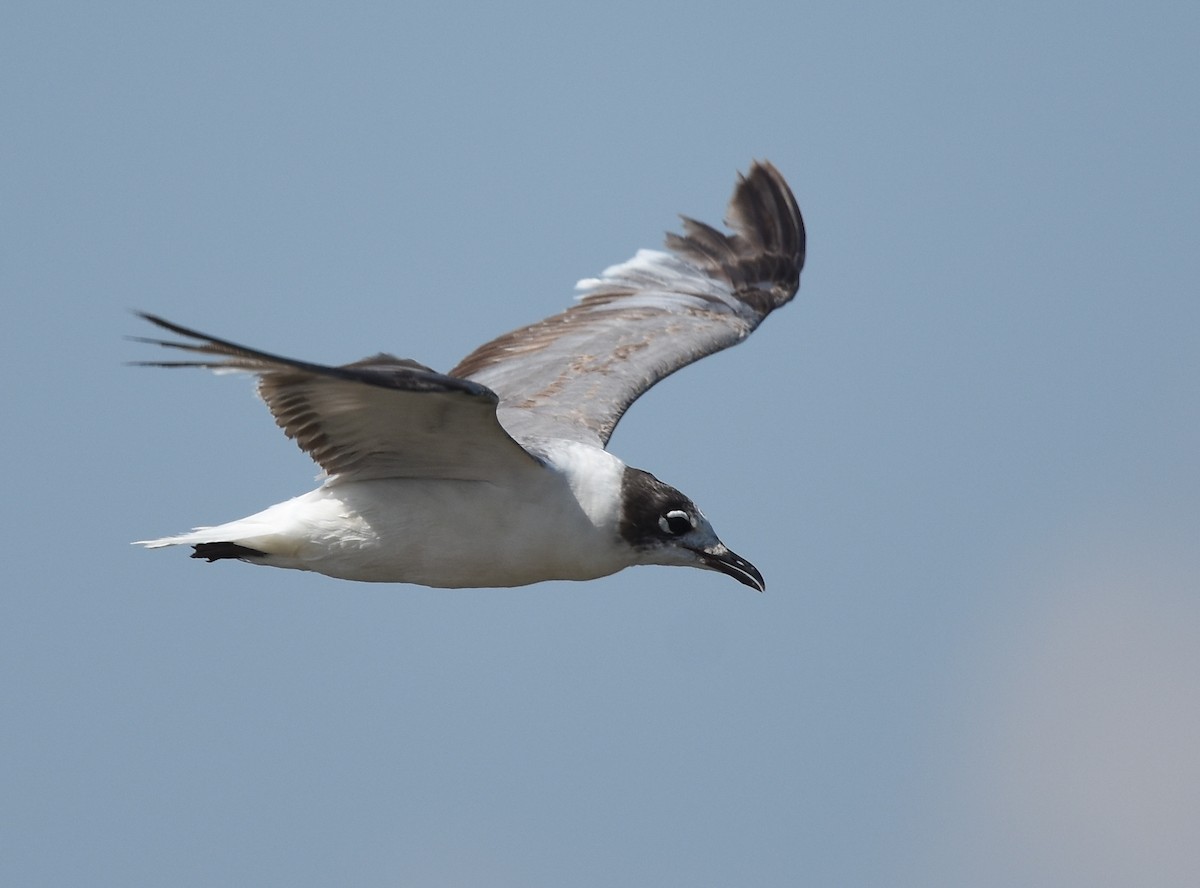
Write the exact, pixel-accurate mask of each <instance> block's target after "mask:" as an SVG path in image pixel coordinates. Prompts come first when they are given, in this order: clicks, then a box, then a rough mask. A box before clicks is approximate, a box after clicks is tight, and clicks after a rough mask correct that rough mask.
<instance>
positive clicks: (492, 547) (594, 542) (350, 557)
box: [204, 472, 629, 587]
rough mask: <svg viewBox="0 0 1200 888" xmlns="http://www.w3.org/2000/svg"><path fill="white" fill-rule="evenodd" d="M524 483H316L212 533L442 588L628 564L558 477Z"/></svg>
mask: <svg viewBox="0 0 1200 888" xmlns="http://www.w3.org/2000/svg"><path fill="white" fill-rule="evenodd" d="M541 474H543V476H544V483H540V484H538V485H536V487H537V488H538V489H531V488H529V487H528V486H526V487H522V488H521V489H520V490H519V491H513V490H511V489H506V488H503V487H499V486H497V485H495V484H492V483H490V482H484V481H425V480H381V481H362V482H353V483H348V484H338V485H334V486H331V487H320V488H318V489H316V490H314V491H312V492H311V493H307V494H305V495H303V496H299V497H296V498H295V499H292V500H288V501H287V502H283V503H279V504H278V505H275V506H272V507H271V508H269V509H266V510H264V511H263V512H260V513H258V514H257V515H252V516H250V517H248V518H244V519H242V520H240V521H235V522H231V523H230V524H227V525H223V526H222V527H220V528H210V529H207V530H206V531H205V532H204V535H205V536H206V537H210V538H214V539H215V538H217V537H219V538H220V539H223V540H230V541H233V542H238V543H240V544H242V545H245V546H249V547H251V548H254V549H258V550H260V551H263V552H266V553H268V554H267V557H265V558H261V559H259V558H254V559H248V560H252V562H253V563H260V564H265V565H270V566H273V567H287V568H294V569H299V570H311V571H316V572H318V573H323V574H326V575H328V576H332V577H339V578H342V579H347V580H365V581H374V582H390V583H397V582H399V583H419V584H421V585H425V586H438V587H475V586H520V585H524V584H526V583H536V582H538V581H540V580H548V579H564V580H585V579H593V578H595V577H601V576H606V575H607V574H610V573H614V572H616V571H618V570H620V569H621V568H623V567H625V566H627V565H628V563H629V562H628V560H627V559H626V558H622V557H621V554H622V549H621V548H620V547H619V546H618V545H617V540H616V539H615V538H614V536H613V532H612V529H611V525H609V527H608V528H607V529H604V528H601V527H598V526H597V525H596V524H595V523H593V521H592V520H590V519H589V518H588V517H587V516H586V515H585V514H584V512H583V510H582V509H581V508H580V506H579V503H578V501H577V500H576V499H575V497H574V496H572V495H571V491H570V488H569V487H568V486H567V485H566V484H565V482H564V481H563V480H562V477H561V476H560V475H558V474H557V473H554V472H544V473H541Z"/></svg>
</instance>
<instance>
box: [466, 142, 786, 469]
mask: <svg viewBox="0 0 1200 888" xmlns="http://www.w3.org/2000/svg"><path fill="white" fill-rule="evenodd" d="M726 224H727V225H728V226H729V227H730V229H731V230H732V233H731V234H724V233H722V232H720V231H718V230H716V229H715V228H713V227H711V226H709V225H706V224H705V223H703V222H698V221H696V220H694V219H689V218H687V217H684V218H683V232H682V234H669V235H668V236H667V239H666V246H667V249H668V251H669V252H662V251H658V250H639V251H638V252H637V254H636V255H635V256H634V257H633V258H632V259H630V260H628V261H627V262H624V263H621V264H619V265H614V266H612V267H610V268H608V269H606V270H605V271H604V272H603V273H602V274H601V275H600V276H599V277H597V278H589V279H586V280H582V281H580V282H579V284H577V288H578V289H579V290H580V291H581V294H580V296H579V303H578V304H577V305H574V306H572V307H571V308H569V309H567V310H566V311H564V312H561V313H560V314H557V315H553V316H552V317H549V318H546V319H545V320H542V321H539V322H537V323H535V324H530V325H528V326H525V327H521V328H519V329H517V330H514V331H512V332H510V333H507V334H505V335H503V336H500V337H498V338H496V339H493V340H492V341H490V342H488V343H485V344H484V345H482V346H480V347H479V348H477V349H476V350H475V351H473V352H472V353H471V354H469V355H468V356H467V357H465V358H464V359H463V360H462V361H461V362H459V364H458V366H456V367H455V368H454V369H453V370H451V371H450V375H451V376H453V377H458V378H463V379H470V380H472V381H474V382H477V383H481V384H483V385H485V386H487V387H488V388H490V389H492V390H493V391H495V392H496V393H497V394H498V395H499V398H500V403H499V409H498V413H499V416H500V420H501V422H502V423H503V425H504V427H505V428H506V429H508V430H509V431H510V433H512V434H514V435H516V436H517V437H518V438H521V439H525V438H528V437H534V436H557V437H567V438H572V439H575V440H579V441H586V442H588V443H593V444H598V445H600V446H606V445H607V443H608V439H609V437H610V436H611V435H612V432H613V429H614V428H615V427H616V424H617V422H618V421H619V420H620V418H621V416H622V415H623V414H624V412H625V410H626V409H627V408H628V407H629V405H630V404H632V403H633V402H634V401H635V400H636V399H637V398H638V396H639V395H641V394H642V393H643V392H644V391H646V390H647V389H649V388H650V387H651V386H652V385H654V384H655V383H656V382H658V381H659V380H660V379H663V378H664V377H666V376H668V375H670V374H671V373H674V372H675V371H676V370H678V369H680V368H682V367H685V366H687V365H688V364H690V363H692V362H693V361H696V360H699V359H700V358H703V357H705V356H706V355H710V354H712V353H714V352H717V351H720V350H722V349H725V348H728V347H729V346H731V345H735V344H736V343H738V342H740V341H741V340H743V339H745V338H746V337H747V336H748V335H750V333H752V332H753V331H754V329H755V328H756V327H757V326H758V325H759V324H760V323H761V322H762V320H763V319H764V318H765V317H766V316H767V315H768V314H770V313H771V312H772V311H774V310H775V309H777V308H779V307H780V306H782V305H785V304H786V303H787V302H789V301H790V300H791V299H792V297H793V296H794V295H795V293H796V290H797V289H798V287H799V282H800V270H801V269H802V268H803V266H804V253H805V230H804V222H803V219H802V217H801V215H800V209H799V207H798V206H797V204H796V200H795V197H794V196H793V195H792V192H791V190H790V189H789V188H788V185H787V182H786V181H785V180H784V178H783V176H782V175H780V173H779V171H778V170H776V169H775V167H773V166H772V165H771V164H769V163H767V162H756V163H754V164H753V165H752V166H751V168H750V171H749V172H748V173H747V174H746V175H744V176H740V177H739V180H738V183H737V186H736V187H735V189H734V193H733V197H732V198H731V200H730V203H729V208H728V210H727V212H726Z"/></svg>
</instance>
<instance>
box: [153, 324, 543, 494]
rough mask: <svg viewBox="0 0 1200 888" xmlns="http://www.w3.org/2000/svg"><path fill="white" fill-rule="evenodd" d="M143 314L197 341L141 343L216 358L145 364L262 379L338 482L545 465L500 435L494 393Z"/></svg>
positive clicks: (274, 406) (405, 367)
mask: <svg viewBox="0 0 1200 888" xmlns="http://www.w3.org/2000/svg"><path fill="white" fill-rule="evenodd" d="M139 314H141V316H142V317H143V318H145V319H146V320H148V321H150V322H151V323H153V324H157V325H158V326H159V327H162V328H164V329H166V330H170V331H171V332H172V333H176V334H178V335H180V336H183V337H186V338H188V339H191V340H195V341H193V342H173V341H165V340H160V339H140V340H139V341H142V342H150V343H153V344H156V345H161V346H164V347H166V348H172V349H181V350H183V351H189V352H195V353H198V354H201V355H209V356H212V357H213V358H215V360H190V361H143V362H140V363H142V364H146V365H151V366H158V367H207V368H208V369H210V370H215V371H218V372H221V371H244V372H248V373H254V374H256V375H257V376H258V393H259V395H260V396H261V397H262V399H263V400H264V401H265V402H266V404H267V407H268V408H269V409H270V411H271V414H272V415H273V416H274V417H275V422H276V423H277V424H278V425H279V427H280V428H281V429H283V431H284V433H285V434H287V436H288V437H289V438H292V439H293V440H295V442H296V443H297V444H299V445H300V447H301V448H302V449H303V450H304V451H305V452H306V453H308V454H309V456H311V457H312V458H313V459H314V460H315V461H316V462H317V464H318V465H320V467H321V468H322V469H324V470H325V473H326V474H327V475H329V476H331V477H332V476H337V477H338V479H339V480H342V481H351V480H353V481H361V480H367V479H371V478H438V479H447V478H453V479H460V480H472V481H476V480H489V479H495V478H500V477H503V476H506V475H510V474H511V473H512V472H514V471H522V470H530V469H533V468H535V467H536V466H538V465H539V463H538V462H537V460H536V459H535V458H534V457H533V456H531V455H530V454H529V453H527V452H526V451H525V449H524V448H523V447H521V445H519V444H518V443H517V442H516V441H514V440H513V439H512V438H511V437H509V435H508V433H507V432H505V431H504V429H503V428H502V427H501V426H500V423H499V421H498V420H497V418H496V404H497V402H498V399H497V397H496V394H495V393H494V392H492V391H491V390H490V389H488V388H487V387H486V386H484V385H481V384H479V383H476V382H471V381H469V380H464V379H455V378H453V377H451V376H445V375H443V374H441V373H437V372H435V371H433V370H431V369H429V368H428V367H425V366H423V365H421V364H418V363H417V362H416V361H409V360H403V359H401V358H396V357H393V356H391V355H384V354H380V355H376V356H374V357H371V358H365V359H363V360H361V361H356V362H354V363H353V364H346V365H344V366H340V367H327V366H324V365H322V364H311V363H307V362H305V361H296V360H292V359H291V358H283V357H279V356H278V355H271V354H267V353H266V352H261V351H256V350H255V349H251V348H246V347H245V346H241V345H237V344H235V343H232V342H228V341H226V340H223V339H217V338H216V337H213V336H207V335H205V334H203V333H198V332H196V331H195V330H190V329H188V328H187V327H181V326H179V325H178V324H173V323H171V322H170V321H166V320H163V319H162V318H160V317H156V316H155V315H150V314H144V313H139Z"/></svg>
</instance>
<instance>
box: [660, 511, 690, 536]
mask: <svg viewBox="0 0 1200 888" xmlns="http://www.w3.org/2000/svg"><path fill="white" fill-rule="evenodd" d="M658 526H659V527H661V528H662V529H663V532H664V533H669V534H671V536H679V535H680V534H684V533H687V532H688V531H689V530H691V529H692V528H694V527H695V526H696V525H695V522H693V521H692V516H691V515H689V514H688V513H687V512H685V511H683V510H682V509H672V510H671V511H670V512H667V514H665V515H661V516H659V519H658Z"/></svg>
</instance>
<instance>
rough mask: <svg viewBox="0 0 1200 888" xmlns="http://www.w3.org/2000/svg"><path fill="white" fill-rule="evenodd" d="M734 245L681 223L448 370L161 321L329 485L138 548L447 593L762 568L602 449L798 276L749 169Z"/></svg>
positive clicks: (193, 359) (732, 209) (732, 214)
mask: <svg viewBox="0 0 1200 888" xmlns="http://www.w3.org/2000/svg"><path fill="white" fill-rule="evenodd" d="M726 225H727V226H728V227H729V228H730V229H731V230H732V233H731V234H725V233H722V232H721V231H719V230H717V229H716V228H713V227H711V226H709V225H706V224H704V223H703V222H697V221H695V220H693V219H689V218H687V217H683V219H682V228H683V231H682V233H681V234H669V235H667V239H666V247H667V250H666V251H665V252H663V251H658V250H639V251H638V252H637V254H636V255H635V256H634V257H633V258H632V259H630V260H628V261H627V262H623V263H621V264H620V265H614V266H612V267H611V268H608V269H607V270H605V271H604V272H603V273H602V274H601V275H600V276H599V277H597V278H589V279H586V280H583V281H580V282H579V284H578V285H577V287H578V289H579V290H580V291H581V293H580V296H579V300H578V303H577V304H576V305H574V306H572V307H571V308H568V309H567V310H566V311H563V312H561V313H560V314H556V315H553V316H552V317H549V318H546V319H545V320H542V321H539V322H537V323H535V324H530V325H528V326H526V327H521V328H520V329H517V330H513V331H512V332H510V333H505V334H504V335H503V336H500V337H498V338H496V339H493V340H492V341H490V342H487V343H484V344H483V345H481V346H480V347H479V348H477V349H475V351H473V352H471V354H469V355H467V356H466V357H465V358H463V360H462V361H461V362H459V364H458V366H456V367H455V368H454V369H452V370H451V371H450V372H449V373H438V372H437V371H435V370H431V369H430V368H429V367H426V366H424V365H422V364H419V363H417V362H416V361H412V360H408V359H405V358H397V357H394V356H392V355H389V354H378V355H375V356H374V357H369V358H364V359H362V360H360V361H355V362H354V363H352V364H344V365H341V366H325V365H322V364H314V363H309V362H307V361H298V360H293V359H291V358H284V357H280V356H278V355H273V354H268V353H267V352H263V351H258V350H257V349H252V348H247V347H245V346H241V345H237V344H235V343H233V342H230V341H228V340H225V339H218V338H217V337H215V336H208V335H206V334H204V333H200V332H197V331H196V330H192V329H189V328H187V327H183V326H181V325H179V324H174V323H171V322H170V321H167V320H164V319H163V318H161V317H157V316H156V315H152V314H145V313H141V316H142V317H143V318H145V319H146V320H147V321H149V322H150V323H152V324H155V325H157V326H158V327H160V328H162V329H164V330H167V331H169V332H170V333H173V334H175V335H176V336H178V337H179V338H178V339H171V340H163V339H145V338H141V337H138V338H137V339H138V341H141V342H147V343H151V344H154V345H159V346H163V347H165V348H168V349H173V350H179V351H183V352H190V353H192V354H191V355H189V356H188V358H189V359H188V360H170V361H143V362H139V363H141V364H145V365H150V366H162V367H205V368H208V369H211V370H216V371H244V372H247V373H252V374H254V375H255V376H257V377H258V394H259V395H260V396H261V398H262V399H263V401H265V402H266V405H267V408H268V409H269V410H270V411H271V414H272V415H273V416H274V417H275V422H276V423H277V424H278V425H279V427H280V428H281V429H283V431H284V433H285V434H286V435H287V436H288V437H289V438H292V439H293V440H294V441H295V442H296V443H297V444H298V445H299V446H300V447H301V448H302V449H303V450H304V451H305V452H306V453H308V454H309V456H311V457H312V459H313V460H314V461H315V462H316V463H317V464H318V465H319V466H320V467H321V469H322V470H323V473H324V480H323V482H322V484H321V485H320V486H319V487H318V488H317V489H315V490H313V491H310V492H309V493H306V494H303V495H301V496H297V497H295V498H293V499H290V500H287V501H286V502H282V503H278V504H276V505H273V506H270V507H269V508H267V509H264V510H263V511H261V512H258V513H256V514H253V515H250V516H248V517H246V518H240V519H238V520H236V521H230V522H228V523H226V524H220V525H216V526H214V527H198V528H196V529H195V530H193V531H192V532H190V533H183V534H179V535H178V536H169V537H162V538H160V539H153V540H141V541H139V543H140V545H143V546H147V547H149V548H159V547H162V546H175V545H190V546H192V547H193V550H194V551H193V552H192V556H191V557H193V558H203V559H207V560H208V561H209V562H213V561H217V560H220V559H236V560H238V561H244V562H247V563H250V564H259V565H266V566H269V567H284V568H292V569H294V570H308V571H315V572H317V573H321V574H325V575H327V576H330V577H337V578H341V579H347V580H362V581H373V582H391V583H416V584H420V585H423V586H434V587H441V588H456V587H492V586H521V585H525V584H527V583H536V582H540V581H543V580H589V579H594V578H596V577H603V576H607V575H609V574H612V573H616V572H617V571H619V570H622V569H624V568H626V567H630V566H633V565H638V564H661V565H679V566H684V567H699V568H705V569H708V570H715V571H720V572H721V573H724V574H727V575H729V576H731V577H733V578H734V579H736V580H737V581H738V582H740V583H744V584H745V585H747V586H750V587H752V588H754V589H758V590H759V591H762V590H763V589H765V584H764V582H763V577H762V574H761V573H759V571H758V569H757V568H756V567H755V566H754V565H753V564H751V563H750V562H749V561H747V560H746V559H744V558H742V557H741V556H739V555H737V554H735V553H734V552H733V551H731V550H730V549H729V548H728V547H727V546H725V544H724V543H722V542H721V540H720V539H719V538H718V537H717V534H716V532H715V531H714V530H713V528H712V525H711V524H709V522H708V519H707V518H705V516H704V514H703V513H702V512H701V511H700V510H699V509H698V508H697V507H696V504H695V503H693V502H692V501H691V500H690V499H689V498H688V497H687V496H685V495H684V494H682V493H680V492H679V491H678V490H676V489H675V488H674V487H671V486H670V485H668V484H665V483H663V482H662V481H659V480H658V478H656V477H654V475H651V474H650V473H649V472H645V471H642V470H641V469H635V468H633V467H631V466H627V465H625V463H623V462H622V461H621V460H620V459H618V458H617V457H616V456H613V455H612V454H611V453H609V452H608V451H607V449H606V447H607V445H608V440H609V437H610V436H611V435H612V432H613V429H614V427H615V426H616V425H617V422H618V421H619V420H620V419H621V416H622V415H623V414H624V413H625V410H626V409H627V408H628V407H629V405H630V404H632V403H633V402H634V401H635V400H636V399H637V398H638V396H639V395H641V394H642V393H643V392H645V391H646V390H647V389H649V388H650V387H651V386H652V385H654V384H655V383H656V382H658V381H659V380H660V379H663V378H664V377H666V376H668V375H669V374H671V373H674V372H675V371H676V370H678V369H680V368H681V367H685V366H687V365H688V364H690V363H692V362H693V361H696V360H698V359H700V358H703V357H704V356H706V355H710V354H712V353H714V352H717V351H720V350H722V349H724V348H728V347H729V346H731V345H735V344H737V343H738V342H741V341H742V340H743V339H745V338H746V337H747V336H749V335H750V333H752V332H753V331H754V329H755V328H756V327H757V326H758V325H759V324H760V323H761V322H762V321H763V319H764V318H765V317H766V316H767V315H768V314H770V313H771V312H772V311H774V310H775V309H777V308H779V307H780V306H782V305H784V304H785V303H787V302H789V301H790V300H791V299H792V297H793V296H794V295H795V293H796V290H797V288H798V287H799V283H800V270H801V268H802V267H803V265H804V249H805V232H804V222H803V220H802V218H801V216H800V210H799V207H798V206H797V205H796V199H795V198H794V197H793V195H792V192H791V190H790V189H789V188H788V185H787V183H786V182H785V181H784V179H783V176H781V175H780V174H779V172H778V171H777V170H776V169H775V167H773V166H772V165H771V164H769V163H766V162H758V163H755V164H753V165H752V166H751V168H750V171H749V172H748V173H747V174H745V175H744V176H739V179H738V182H737V185H736V187H735V189H734V192H733V197H732V198H731V200H730V203H729V208H728V210H727V213H726Z"/></svg>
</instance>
